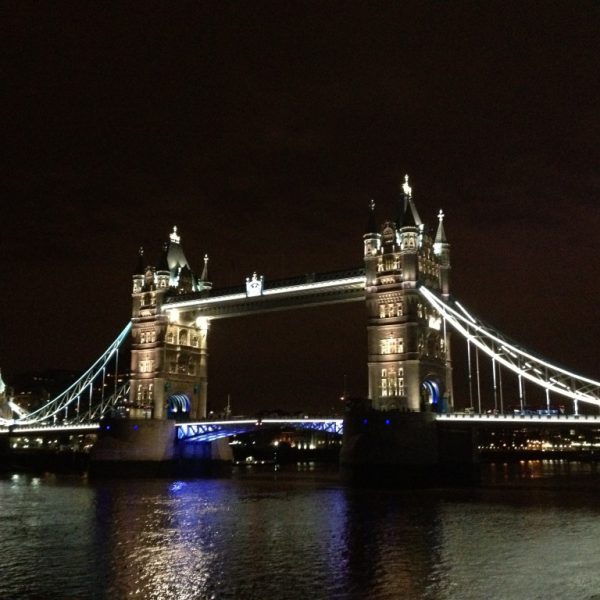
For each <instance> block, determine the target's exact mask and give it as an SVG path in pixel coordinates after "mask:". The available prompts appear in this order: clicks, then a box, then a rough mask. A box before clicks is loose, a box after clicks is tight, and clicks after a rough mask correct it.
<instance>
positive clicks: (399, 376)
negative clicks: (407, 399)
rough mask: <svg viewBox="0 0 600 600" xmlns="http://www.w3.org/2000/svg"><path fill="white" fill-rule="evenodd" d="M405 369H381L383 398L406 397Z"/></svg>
mask: <svg viewBox="0 0 600 600" xmlns="http://www.w3.org/2000/svg"><path fill="white" fill-rule="evenodd" d="M404 393H405V391H404V369H403V368H402V367H398V369H397V370H394V369H381V396H382V397H383V398H387V397H389V396H404Z"/></svg>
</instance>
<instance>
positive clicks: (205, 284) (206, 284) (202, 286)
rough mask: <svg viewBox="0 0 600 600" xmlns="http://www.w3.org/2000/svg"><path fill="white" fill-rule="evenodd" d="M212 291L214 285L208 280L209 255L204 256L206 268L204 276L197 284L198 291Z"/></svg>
mask: <svg viewBox="0 0 600 600" xmlns="http://www.w3.org/2000/svg"><path fill="white" fill-rule="evenodd" d="M211 289H212V283H211V282H210V280H209V279H208V254H205V255H204V267H203V269H202V275H200V280H199V281H198V282H197V291H198V292H202V291H206V292H208V291H210V290H211Z"/></svg>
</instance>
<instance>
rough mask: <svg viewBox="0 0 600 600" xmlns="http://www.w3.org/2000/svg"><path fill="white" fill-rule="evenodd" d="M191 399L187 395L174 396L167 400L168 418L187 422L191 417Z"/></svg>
mask: <svg viewBox="0 0 600 600" xmlns="http://www.w3.org/2000/svg"><path fill="white" fill-rule="evenodd" d="M190 407H191V403H190V399H189V398H188V396H187V395H186V394H173V395H172V396H169V399H168V400H167V418H168V419H177V420H185V419H187V418H189V416H190Z"/></svg>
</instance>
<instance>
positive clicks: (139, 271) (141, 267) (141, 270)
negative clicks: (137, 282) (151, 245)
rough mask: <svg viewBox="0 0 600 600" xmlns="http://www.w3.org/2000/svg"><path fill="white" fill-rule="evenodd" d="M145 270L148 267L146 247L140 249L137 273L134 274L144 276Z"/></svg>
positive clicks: (136, 265) (136, 267) (136, 264)
mask: <svg viewBox="0 0 600 600" xmlns="http://www.w3.org/2000/svg"><path fill="white" fill-rule="evenodd" d="M145 268H146V265H145V264H144V247H143V246H140V249H139V250H138V257H137V262H136V263H135V271H134V272H133V274H134V275H143V274H144V269H145Z"/></svg>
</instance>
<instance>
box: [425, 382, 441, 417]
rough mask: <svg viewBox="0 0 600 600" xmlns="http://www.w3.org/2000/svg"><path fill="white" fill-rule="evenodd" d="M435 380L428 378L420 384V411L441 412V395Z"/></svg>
mask: <svg viewBox="0 0 600 600" xmlns="http://www.w3.org/2000/svg"><path fill="white" fill-rule="evenodd" d="M440 387H441V386H440V384H439V382H438V380H437V379H435V378H433V377H428V378H427V379H425V380H424V381H423V383H422V384H421V405H422V406H421V410H424V411H431V412H443V411H442V393H441V389H440Z"/></svg>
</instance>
